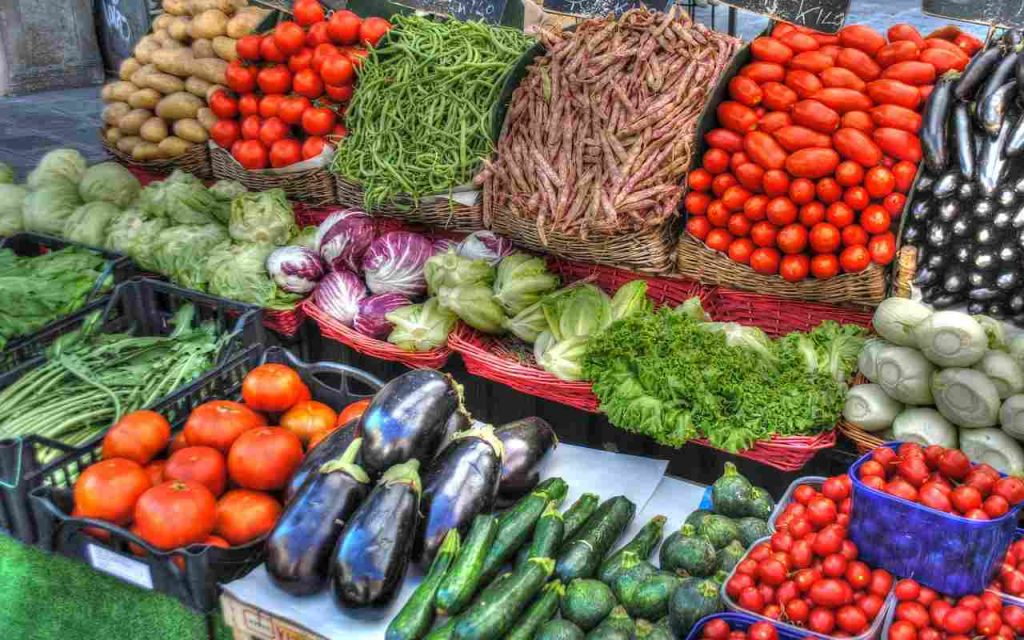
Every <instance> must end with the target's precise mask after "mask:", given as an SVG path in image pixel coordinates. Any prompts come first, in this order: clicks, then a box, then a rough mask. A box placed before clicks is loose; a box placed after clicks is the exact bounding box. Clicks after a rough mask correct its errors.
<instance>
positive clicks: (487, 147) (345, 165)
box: [331, 16, 532, 209]
mask: <svg viewBox="0 0 1024 640" xmlns="http://www.w3.org/2000/svg"><path fill="white" fill-rule="evenodd" d="M393 22H394V28H393V29H392V30H391V31H390V32H389V33H388V35H387V37H386V38H385V40H383V41H382V42H381V43H380V45H379V46H378V47H377V48H375V49H371V50H370V55H369V57H368V58H367V59H366V61H365V62H364V63H363V65H362V68H361V69H360V70H359V79H358V84H357V89H356V92H355V96H354V97H353V98H352V102H351V103H350V105H349V109H348V112H347V115H346V122H345V125H346V127H347V128H348V130H349V134H348V136H347V137H346V138H345V139H344V140H343V142H342V143H341V144H340V146H339V148H338V152H337V154H336V155H335V156H334V162H333V164H332V166H331V169H332V171H334V172H335V173H337V174H339V175H341V176H342V177H344V178H347V179H349V180H352V181H354V182H358V183H360V185H361V186H362V188H363V191H364V200H365V205H366V207H367V208H368V209H373V208H374V207H375V206H377V205H380V204H382V203H385V202H390V201H393V200H395V199H396V197H399V196H405V195H408V196H412V198H413V199H414V200H418V199H419V198H421V197H423V196H427V195H433V194H439V193H446V192H449V191H450V190H451V189H452V188H453V187H457V186H459V185H462V184H466V183H468V182H469V181H470V180H472V178H473V174H474V172H475V171H476V170H477V169H478V167H479V164H480V162H481V160H483V159H484V158H486V157H487V156H488V155H489V154H490V152H491V150H492V149H493V147H494V140H493V139H492V138H491V111H492V109H493V107H494V104H495V102H496V101H497V99H498V96H499V95H500V93H501V89H502V85H503V83H504V81H505V77H506V75H507V74H508V72H509V71H510V70H511V69H512V68H513V66H514V65H515V63H516V62H517V61H518V60H519V58H520V56H522V54H523V53H524V52H525V51H526V49H527V48H529V47H530V45H531V44H532V40H530V39H529V38H528V37H527V36H525V35H524V34H523V33H522V32H520V31H516V30H514V29H508V28H503V27H494V26H490V25H487V24H484V23H482V22H460V21H458V20H443V21H437V20H431V19H428V18H422V17H417V16H395V17H394V19H393Z"/></svg>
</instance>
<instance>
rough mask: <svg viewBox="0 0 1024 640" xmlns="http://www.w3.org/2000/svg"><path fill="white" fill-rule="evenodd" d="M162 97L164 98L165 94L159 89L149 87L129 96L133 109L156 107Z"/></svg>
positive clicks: (129, 102)
mask: <svg viewBox="0 0 1024 640" xmlns="http://www.w3.org/2000/svg"><path fill="white" fill-rule="evenodd" d="M160 98H163V95H161V93H160V92H159V91H157V90H156V89H150V88H148V87H147V88H145V89H139V90H138V91H136V92H135V93H133V94H132V95H130V96H128V104H129V105H130V106H131V108H132V109H156V105H157V103H158V102H160Z"/></svg>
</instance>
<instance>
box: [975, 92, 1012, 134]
mask: <svg viewBox="0 0 1024 640" xmlns="http://www.w3.org/2000/svg"><path fill="white" fill-rule="evenodd" d="M1016 97H1017V81H1016V80H1010V81H1009V82H1007V83H1006V84H1003V85H1000V86H999V87H997V88H996V90H995V91H993V92H991V93H989V94H988V95H986V96H985V97H984V98H983V99H979V100H978V103H977V110H978V124H979V125H981V128H982V129H984V130H985V132H986V133H988V134H989V135H993V136H994V135H996V134H998V133H999V129H1000V127H1002V124H1003V121H1004V120H1005V119H1006V113H1007V111H1009V109H1010V106H1011V105H1012V104H1013V100H1014V98H1016Z"/></svg>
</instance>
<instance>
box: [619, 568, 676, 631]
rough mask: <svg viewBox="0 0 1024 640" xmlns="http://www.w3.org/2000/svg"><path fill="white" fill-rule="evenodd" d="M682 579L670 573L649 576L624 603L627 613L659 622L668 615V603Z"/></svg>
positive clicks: (660, 572) (662, 572) (663, 572)
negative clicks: (658, 620)
mask: <svg viewBox="0 0 1024 640" xmlns="http://www.w3.org/2000/svg"><path fill="white" fill-rule="evenodd" d="M680 582H681V579H680V578H679V576H676V575H675V574H672V573H669V572H668V571H659V572H657V573H655V574H653V575H650V576H648V577H647V578H646V579H645V580H644V581H643V582H641V583H640V585H639V586H638V587H637V588H636V589H634V590H633V591H632V592H630V594H629V597H628V598H626V599H624V600H623V601H622V605H623V606H624V607H626V611H627V612H629V615H631V616H633V617H634V618H647V619H649V620H657V619H658V618H661V617H663V616H666V615H668V601H669V600H670V599H671V598H672V594H673V593H674V592H675V590H676V588H677V587H678V586H679V584H680Z"/></svg>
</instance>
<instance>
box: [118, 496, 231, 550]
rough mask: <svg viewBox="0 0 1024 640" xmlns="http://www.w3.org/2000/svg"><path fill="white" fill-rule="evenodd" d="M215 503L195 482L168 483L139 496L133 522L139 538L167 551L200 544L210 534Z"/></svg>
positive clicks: (212, 497) (214, 514) (214, 517)
mask: <svg viewBox="0 0 1024 640" xmlns="http://www.w3.org/2000/svg"><path fill="white" fill-rule="evenodd" d="M216 510H217V500H216V498H214V496H213V494H212V493H210V490H209V489H207V488H206V487H205V486H203V485H202V484H199V483H198V482H178V481H175V480H171V481H168V482H164V483H163V484H161V485H158V486H155V487H153V488H151V489H149V490H148V491H146V493H144V494H142V496H140V497H139V501H138V502H137V503H136V504H135V511H134V514H133V519H134V521H135V526H136V527H138V535H139V537H140V538H142V539H143V540H145V541H146V542H148V543H149V544H151V545H153V546H154V547H156V548H158V549H163V550H170V549H177V548H179V547H185V546H188V545H190V544H195V543H198V542H202V541H203V540H205V539H206V538H208V537H209V535H210V534H211V533H213V525H214V522H215V519H216Z"/></svg>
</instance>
